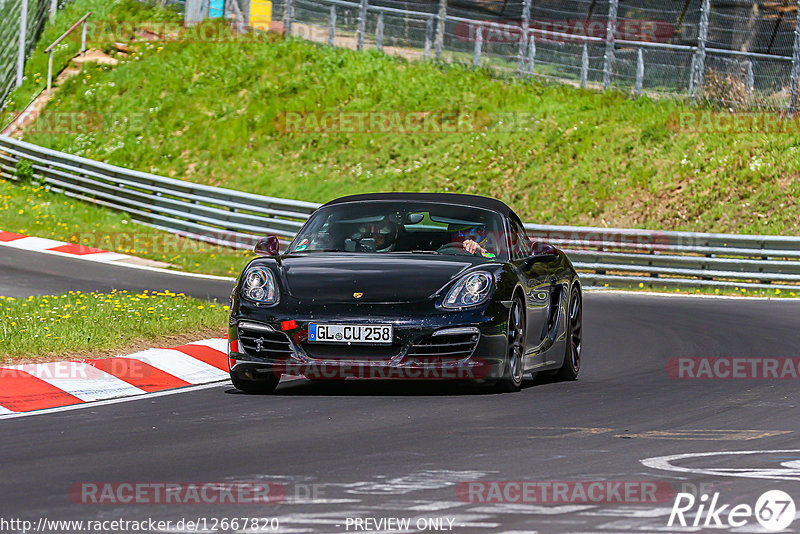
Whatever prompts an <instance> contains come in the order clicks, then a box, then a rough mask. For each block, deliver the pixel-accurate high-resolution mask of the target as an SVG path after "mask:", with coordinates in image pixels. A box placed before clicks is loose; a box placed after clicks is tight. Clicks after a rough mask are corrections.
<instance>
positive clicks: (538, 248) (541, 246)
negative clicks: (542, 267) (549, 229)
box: [531, 241, 558, 256]
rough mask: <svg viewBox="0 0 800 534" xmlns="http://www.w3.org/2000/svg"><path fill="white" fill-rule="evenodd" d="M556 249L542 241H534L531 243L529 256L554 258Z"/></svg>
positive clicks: (556, 252) (556, 253)
mask: <svg viewBox="0 0 800 534" xmlns="http://www.w3.org/2000/svg"><path fill="white" fill-rule="evenodd" d="M556 255H558V251H557V249H556V247H554V246H553V245H551V244H550V243H545V242H544V241H534V242H533V243H531V256H556Z"/></svg>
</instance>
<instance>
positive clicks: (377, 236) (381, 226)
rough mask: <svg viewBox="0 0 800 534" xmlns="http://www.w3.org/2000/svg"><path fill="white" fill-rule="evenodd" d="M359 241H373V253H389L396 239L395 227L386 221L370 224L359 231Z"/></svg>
mask: <svg viewBox="0 0 800 534" xmlns="http://www.w3.org/2000/svg"><path fill="white" fill-rule="evenodd" d="M360 230H361V235H362V237H361V239H374V240H375V252H391V251H392V250H394V246H395V241H396V239H397V225H395V224H394V223H393V222H392V221H390V220H388V219H384V220H383V221H381V222H377V223H370V224H367V225H366V226H363V227H362V228H361V229H360Z"/></svg>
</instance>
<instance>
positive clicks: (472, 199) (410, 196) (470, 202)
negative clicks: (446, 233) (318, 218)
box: [323, 193, 514, 216]
mask: <svg viewBox="0 0 800 534" xmlns="http://www.w3.org/2000/svg"><path fill="white" fill-rule="evenodd" d="M369 200H394V201H403V200H409V201H415V202H441V203H443V204H460V205H463V206H474V207H476V208H486V209H489V210H492V211H496V212H498V213H501V214H503V215H505V216H509V215H511V214H512V213H514V212H513V211H512V210H511V208H509V207H508V206H507V205H506V204H505V202H502V201H500V200H497V199H495V198H489V197H482V196H478V195H463V194H460V193H364V194H360V195H349V196H346V197H341V198H337V199H335V200H331V201H330V202H328V203H326V204H324V206H332V205H334V204H344V203H345V202H364V201H369ZM324 206H323V207H324Z"/></svg>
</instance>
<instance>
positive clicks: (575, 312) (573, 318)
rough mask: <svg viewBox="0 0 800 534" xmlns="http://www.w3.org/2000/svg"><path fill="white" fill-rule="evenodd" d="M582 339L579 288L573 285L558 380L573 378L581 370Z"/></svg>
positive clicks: (581, 305)
mask: <svg viewBox="0 0 800 534" xmlns="http://www.w3.org/2000/svg"><path fill="white" fill-rule="evenodd" d="M582 341H583V301H582V299H581V290H580V289H579V288H578V286H573V288H572V291H571V292H570V296H569V304H568V305H567V339H566V342H567V347H566V350H565V353H564V363H563V364H562V365H561V369H559V370H558V373H556V377H557V378H558V379H559V380H575V379H576V378H578V372H580V370H581V343H582Z"/></svg>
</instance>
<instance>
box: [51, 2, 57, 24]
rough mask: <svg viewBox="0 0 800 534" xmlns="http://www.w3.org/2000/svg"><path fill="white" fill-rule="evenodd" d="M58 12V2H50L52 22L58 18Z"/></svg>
mask: <svg viewBox="0 0 800 534" xmlns="http://www.w3.org/2000/svg"><path fill="white" fill-rule="evenodd" d="M56 11H58V0H50V22H53V20H54V19H55V18H56Z"/></svg>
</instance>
